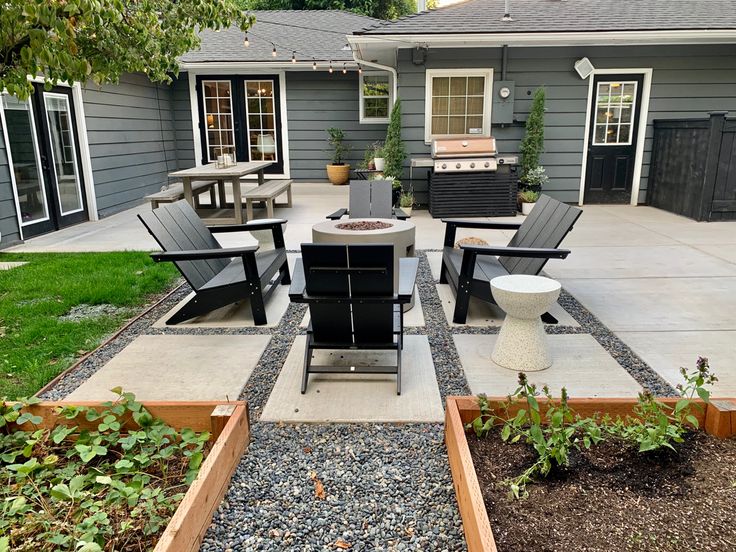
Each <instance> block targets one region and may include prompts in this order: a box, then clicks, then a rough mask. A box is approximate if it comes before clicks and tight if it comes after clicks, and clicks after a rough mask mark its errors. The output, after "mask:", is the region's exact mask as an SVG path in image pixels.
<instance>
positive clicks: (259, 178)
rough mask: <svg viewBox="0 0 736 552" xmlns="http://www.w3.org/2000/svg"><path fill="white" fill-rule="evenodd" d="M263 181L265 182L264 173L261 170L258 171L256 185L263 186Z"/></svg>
mask: <svg viewBox="0 0 736 552" xmlns="http://www.w3.org/2000/svg"><path fill="white" fill-rule="evenodd" d="M265 181H266V180H265V176H264V173H263V169H261V170H260V171H258V185H259V186H263V183H264V182H265Z"/></svg>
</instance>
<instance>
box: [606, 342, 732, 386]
mask: <svg viewBox="0 0 736 552" xmlns="http://www.w3.org/2000/svg"><path fill="white" fill-rule="evenodd" d="M618 335H619V337H620V338H621V339H622V340H623V342H624V343H626V344H627V345H628V346H629V347H631V348H632V350H633V351H634V352H635V353H636V354H637V355H639V356H640V357H641V358H642V360H644V362H646V363H647V364H649V366H651V367H652V368H653V369H654V370H656V372H657V373H658V374H659V375H660V376H662V377H663V378H664V379H666V380H667V381H668V382H669V383H670V384H671V385H672V386H675V385H677V384H678V383H682V382H683V380H682V375H681V374H680V368H681V367H683V366H684V367H685V368H686V369H687V370H688V372H690V371H692V370H694V369H695V362H696V361H697V359H698V357H699V356H703V357H707V358H708V360H709V361H710V366H711V370H712V371H713V373H714V374H715V375H716V376H717V377H718V381H717V382H716V383H715V385H714V386H713V396H716V397H736V331H724V332H718V331H715V332H713V331H711V332H700V331H688V332H620V333H619V334H618Z"/></svg>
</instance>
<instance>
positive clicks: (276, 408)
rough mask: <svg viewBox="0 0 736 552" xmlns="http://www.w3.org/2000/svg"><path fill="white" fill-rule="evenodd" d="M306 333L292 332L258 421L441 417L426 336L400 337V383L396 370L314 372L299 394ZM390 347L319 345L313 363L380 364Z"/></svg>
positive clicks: (425, 419)
mask: <svg viewBox="0 0 736 552" xmlns="http://www.w3.org/2000/svg"><path fill="white" fill-rule="evenodd" d="M305 345H306V337H305V336H298V337H297V338H296V340H295V341H294V345H293V346H292V348H291V351H290V352H289V356H288V357H287V358H286V362H285V364H284V367H283V368H282V369H281V373H280V374H279V377H278V379H277V380H276V385H275V386H274V388H273V391H272V392H271V395H270V397H269V399H268V402H267V403H266V406H265V407H264V409H263V412H262V414H261V418H260V419H261V421H271V422H276V421H283V422H295V423H298V422H307V423H317V422H375V423H379V422H441V421H442V420H443V417H444V411H443V408H442V401H441V400H440V393H439V389H438V387H437V378H436V376H435V372H434V368H433V364H432V354H431V352H430V349H429V342H428V341H427V337H426V336H419V335H408V336H405V338H404V351H403V355H402V359H403V363H402V364H403V365H402V378H401V381H402V385H401V387H402V389H401V395H397V394H396V376H394V375H382V374H314V375H312V376H310V378H309V386H308V387H307V392H306V394H304V395H302V394H301V392H300V389H301V378H302V370H303V366H304V364H303V363H304V347H305ZM395 358H396V354H395V353H392V352H390V351H334V352H332V351H319V353H318V354H315V359H314V362H315V363H320V364H322V363H325V364H326V363H330V364H340V365H346V366H350V365H368V364H379V365H385V364H388V363H393V362H395Z"/></svg>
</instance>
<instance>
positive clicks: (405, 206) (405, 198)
mask: <svg viewBox="0 0 736 552" xmlns="http://www.w3.org/2000/svg"><path fill="white" fill-rule="evenodd" d="M413 206H414V194H413V193H411V192H403V193H402V194H401V196H400V197H399V207H401V210H402V211H404V212H405V213H406V214H407V215H411V209H412V207H413Z"/></svg>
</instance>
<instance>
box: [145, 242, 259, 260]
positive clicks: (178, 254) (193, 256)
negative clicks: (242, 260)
mask: <svg viewBox="0 0 736 552" xmlns="http://www.w3.org/2000/svg"><path fill="white" fill-rule="evenodd" d="M256 251H258V246H257V245H247V246H243V247H232V248H228V249H197V250H194V251H162V252H160V253H151V258H152V259H153V260H154V261H155V262H157V263H160V262H161V261H196V260H200V259H230V258H232V257H242V256H243V255H245V254H246V253H255V252H256Z"/></svg>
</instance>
